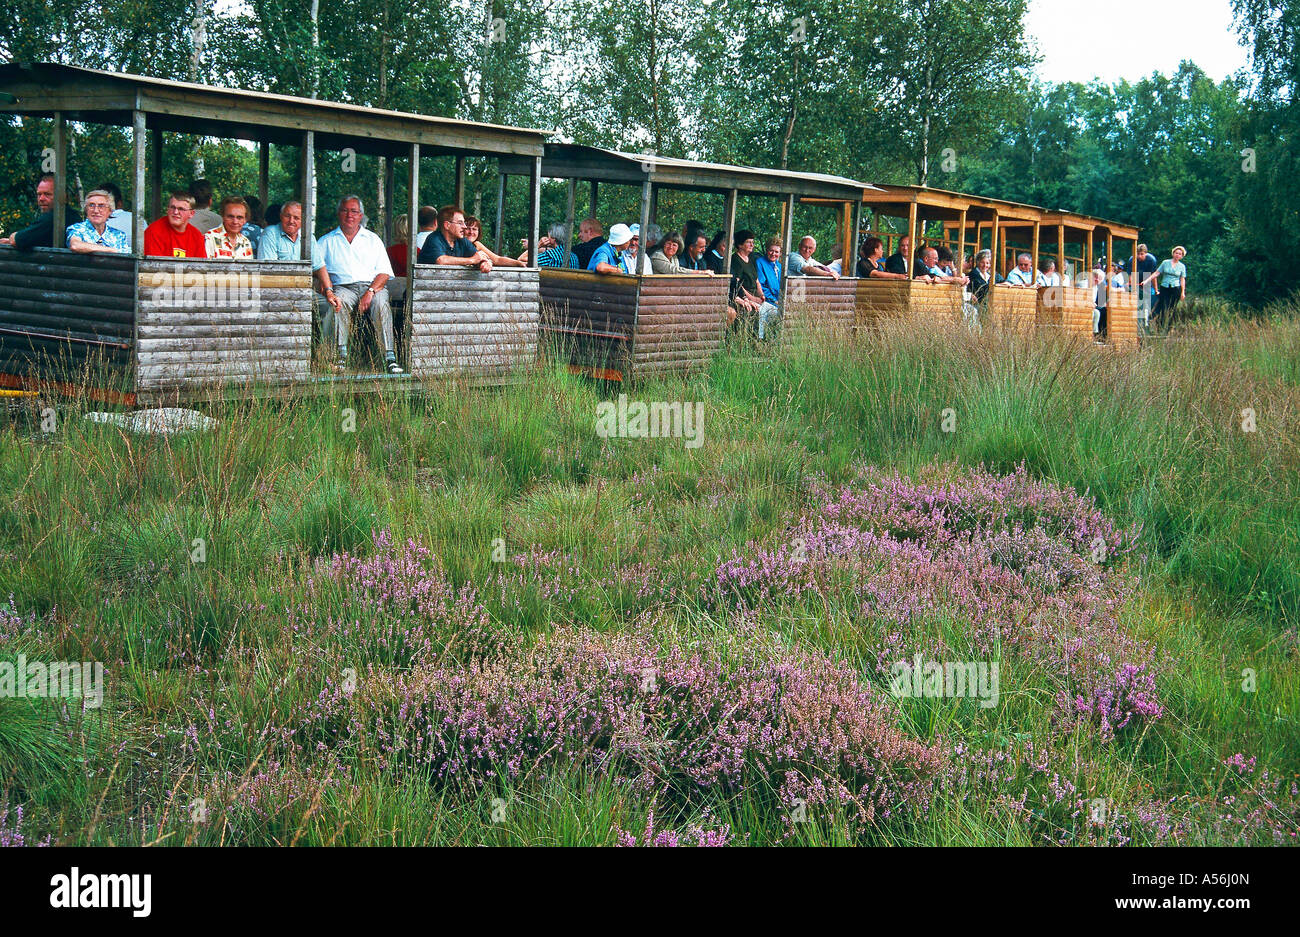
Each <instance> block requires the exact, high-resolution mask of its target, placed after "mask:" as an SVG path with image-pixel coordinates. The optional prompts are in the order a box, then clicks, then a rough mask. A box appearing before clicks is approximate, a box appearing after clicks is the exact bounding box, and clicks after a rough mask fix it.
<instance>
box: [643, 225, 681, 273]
mask: <svg viewBox="0 0 1300 937" xmlns="http://www.w3.org/2000/svg"><path fill="white" fill-rule="evenodd" d="M681 255H682V239H681V236H680V235H677V234H670V235H668V237H666V238H664V241H663V243H662V244H660V245H659V250H657V251H655V252H654V253H653V254H651V255H650V269H652V270H653V271H654V272H655V273H687V272H688V271H686V270H683V269H682V264H681V261H680V260H679V259H678V258H679V257H681Z"/></svg>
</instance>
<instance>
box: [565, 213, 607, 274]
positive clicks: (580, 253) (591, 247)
mask: <svg viewBox="0 0 1300 937" xmlns="http://www.w3.org/2000/svg"><path fill="white" fill-rule="evenodd" d="M605 243H607V242H606V241H605V229H604V228H602V227H601V225H600V222H599V221H597V220H596V219H595V218H584V219H583V220H582V222H581V223H580V224H579V225H578V244H577V245H576V246H575V247H574V248H573V254H574V256H575V257H577V258H578V267H579V269H581V270H590V269H591V255H592V254H594V253H596V251H597V250H598V249H599V248H600V246H601V245H602V244H605Z"/></svg>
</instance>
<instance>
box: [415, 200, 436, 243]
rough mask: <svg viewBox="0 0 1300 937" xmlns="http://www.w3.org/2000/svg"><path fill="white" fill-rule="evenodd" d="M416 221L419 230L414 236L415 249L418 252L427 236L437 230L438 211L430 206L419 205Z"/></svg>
mask: <svg viewBox="0 0 1300 937" xmlns="http://www.w3.org/2000/svg"><path fill="white" fill-rule="evenodd" d="M416 220H417V221H418V222H419V223H420V230H419V231H417V232H416V234H415V249H416V251H419V249H420V248H421V247H423V246H424V242H425V241H427V240H428V239H429V235H430V234H433V232H435V231H437V230H438V209H436V208H434V207H433V206H432V205H421V206H420V214H419V215H418V216H417V218H416Z"/></svg>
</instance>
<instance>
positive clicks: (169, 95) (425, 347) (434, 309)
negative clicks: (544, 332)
mask: <svg viewBox="0 0 1300 937" xmlns="http://www.w3.org/2000/svg"><path fill="white" fill-rule="evenodd" d="M0 101H3V102H5V103H3V104H0V111H3V112H9V113H13V114H19V115H23V116H24V118H25V119H30V118H49V119H50V120H51V124H52V135H51V138H50V143H51V146H50V148H49V149H50V151H51V152H52V160H53V164H54V167H55V169H54V174H55V177H56V183H55V205H54V211H55V216H56V217H58V216H61V215H62V213H63V202H64V200H65V198H66V196H65V193H66V191H67V184H66V180H67V179H68V177H69V172H68V159H67V156H68V149H69V137H68V124H69V123H70V122H73V121H77V122H84V123H97V124H106V125H114V126H123V127H128V128H130V140H131V148H132V157H133V159H132V163H131V165H132V167H133V172H132V173H131V178H130V179H129V180H123V186H122V187H123V188H124V189H128V190H129V192H130V204H129V207H130V209H131V211H132V212H133V214H134V217H133V222H134V231H133V243H134V245H135V246H136V248H137V249H139V247H140V246H141V245H142V243H143V240H144V228H145V225H146V223H147V222H148V220H149V219H150V218H156V217H159V216H160V215H161V209H162V204H163V195H164V191H163V182H162V180H163V177H164V169H165V167H164V165H163V155H164V145H163V144H164V142H165V141H164V137H165V135H166V134H168V133H180V134H189V135H194V134H198V135H203V136H211V135H219V136H225V137H230V138H234V139H241V140H249V141H253V142H254V143H256V144H257V145H258V149H259V153H258V156H259V159H258V164H259V180H258V192H259V194H260V198H261V200H262V202H263V203H266V202H267V201H268V200H269V194H270V193H269V192H268V185H269V182H268V172H269V170H268V166H269V163H270V159H269V155H270V147H271V146H272V145H276V146H284V145H287V146H290V147H294V148H295V149H296V150H297V156H298V165H299V169H298V177H297V180H296V182H295V189H294V190H293V191H291V192H290V193H289V194H290V195H291V196H296V197H298V198H300V199H301V203H302V215H303V225H302V230H303V231H304V232H311V231H313V230H315V226H314V218H315V216H316V205H315V191H316V185H315V175H316V172H315V163H316V158H317V155H318V150H334V151H338V152H340V153H348V155H366V156H382V157H386V158H387V177H386V179H385V189H386V190H387V191H389V192H393V191H395V188H394V168H393V167H394V163H396V162H397V161H398V160H403V161H405V164H406V167H405V168H406V171H407V173H408V174H409V176H408V185H407V196H408V202H407V207H408V211H409V213H410V216H411V217H414V216H415V215H416V214H417V213H418V211H419V207H420V205H421V204H422V203H423V199H421V196H420V185H419V175H420V171H419V170H420V160H421V158H422V156H444V155H452V156H455V158H456V175H455V179H456V190H455V201H457V202H458V203H459V202H461V201H462V200H463V195H464V182H465V174H464V159H465V156H466V155H467V154H468V155H474V156H486V157H490V158H495V159H496V160H497V161H498V162H499V163H501V164H506V163H508V164H509V168H510V170H512V171H514V172H517V173H525V174H527V175H528V176H529V177H530V180H531V187H530V193H529V199H528V206H529V212H528V231H529V234H530V237H529V244H530V245H533V247H531V248H530V254H531V255H532V256H533V259H535V250H536V247H535V245H536V244H537V242H538V237H537V229H538V225H539V217H540V215H539V210H540V191H541V157H542V146H543V142H544V141H545V138H546V136H547V135H548V133H547V131H543V130H527V129H521V128H516V127H504V126H498V125H494V124H480V123H472V122H467V121H458V120H450V119H446V118H439V117H428V116H425V115H421V114H407V113H399V112H396V111H388V110H383V109H380V108H370V107H362V106H358V105H351V104H341V103H337V102H332V101H324V100H316V99H305V98H294V97H288V96H285V95H278V94H265V93H260V92H252V91H243V90H238V89H229V88H215V87H209V86H206V85H196V84H189V83H185V82H176V81H168V80H163V79H158V78H149V77H142V76H138V75H128V74H124V73H117V72H103V71H95V70H92V69H83V68H75V67H72V66H66V65H59V64H53V63H35V64H31V65H27V64H16V63H10V64H5V65H0ZM503 178H504V176H503ZM339 194H342V193H332V194H331V195H332V196H337V195H339ZM146 196H151V197H149V198H147V197H146ZM331 200H332V199H331ZM390 214H391V213H390ZM390 220H391V219H390V218H389V219H380V220H379V223H377V224H376V229H377V230H380V231H382V230H383V228H384V227H385V226H386V224H387V222H388V221H390ZM326 227H333V224H332V223H330V224H328V225H327V226H326ZM318 233H319V232H318ZM51 239H52V241H54V242H56V243H54V244H53V247H54V249H52V250H38V251H36V252H34V253H32V254H29V255H19V254H18V252H15V251H5V252H4V253H3V259H0V266H3V270H0V285H7V284H5V282H4V280H3V277H5V276H10V277H13V278H15V279H14V282H13V284H12V289H5V290H4V292H3V295H0V310H3V312H0V317H3V318H0V381H4V382H7V383H10V384H14V383H19V384H21V383H23V382H24V381H30V380H31V379H32V378H33V376H34V375H35V374H36V373H37V372H43V373H46V374H48V373H50V371H51V368H50V367H49V366H50V364H51V363H52V362H54V361H56V360H57V361H58V362H60V365H61V368H62V370H61V372H60V373H62V374H65V375H67V374H70V373H71V370H72V368H71V365H72V364H74V363H76V362H79V361H85V360H94V361H95V362H96V364H97V372H96V376H95V379H94V380H93V381H90V382H88V380H85V379H83V380H80V381H76V382H74V387H73V389H74V390H75V389H81V388H85V387H87V386H89V388H90V389H91V390H92V391H94V392H96V393H100V392H101V391H102V392H104V393H107V392H108V391H110V390H111V391H112V392H113V393H114V394H117V395H118V396H119V397H120V398H121V399H122V400H123V402H127V403H131V402H134V401H135V400H136V399H137V398H140V399H153V398H166V397H168V396H191V395H193V394H196V393H198V392H200V391H204V390H205V389H207V388H212V387H215V386H228V385H232V384H242V383H245V382H247V381H249V380H256V381H257V382H259V383H268V384H271V385H277V386H279V385H297V384H307V385H309V386H310V388H312V389H320V388H321V387H325V386H328V385H329V384H330V383H332V382H334V381H345V382H348V383H349V384H351V385H353V386H362V387H365V386H375V385H376V384H377V383H378V382H380V381H391V380H397V381H401V380H409V377H406V376H403V375H396V376H390V375H387V374H379V373H348V374H346V375H334V374H333V373H332V372H330V371H317V372H315V373H313V370H312V367H311V359H312V347H311V343H312V296H311V276H310V273H309V271H310V265H309V262H308V261H309V259H310V258H309V255H310V252H311V244H312V239H311V238H308V237H302V238H301V239H300V240H301V242H302V244H301V252H302V254H303V256H302V259H301V260H286V261H278V262H269V263H255V262H239V263H228V262H225V261H221V262H218V261H212V262H203V263H199V262H198V261H188V262H186V261H175V260H171V259H166V260H163V259H153V258H149V259H144V260H141V259H140V258H138V257H116V258H114V257H105V256H104V255H93V256H92V255H78V254H73V253H72V252H70V251H68V250H67V249H66V248H64V247H63V243H62V231H61V230H56V231H53V232H51ZM407 258H408V264H407V267H408V282H407V286H408V294H411V295H412V301H411V302H410V303H408V307H407V309H406V317H405V318H406V326H407V328H408V329H409V330H410V332H411V341H410V342H408V343H406V344H407V348H408V349H409V353H408V354H407V356H406V360H405V361H403V362H402V363H403V364H404V365H406V366H407V368H408V370H411V371H413V372H414V374H415V375H417V376H420V375H434V376H436V375H440V374H446V373H451V372H457V373H477V376H479V377H481V378H482V379H483V380H485V381H488V382H495V381H498V380H500V379H501V377H502V375H503V374H505V373H506V372H507V371H509V370H510V369H512V368H513V367H514V366H516V365H517V364H518V363H519V362H521V361H525V360H529V361H530V360H532V358H533V356H534V355H535V353H536V349H537V322H538V318H539V314H538V301H539V290H538V281H537V271H536V269H535V268H533V269H531V270H529V269H523V270H521V269H518V268H515V269H512V270H508V271H501V270H498V271H497V272H496V273H495V274H494V275H493V276H494V279H492V280H491V281H490V282H491V284H492V286H490V287H488V288H487V290H486V292H487V294H488V298H484V296H482V295H480V294H482V293H484V288H483V287H482V285H481V281H480V280H479V279H477V275H476V274H468V273H464V272H461V271H452V270H437V271H431V270H426V269H424V268H419V269H417V265H416V263H415V260H416V251H415V247H414V244H408V249H407ZM417 276H418V277H419V278H420V283H419V285H418V286H417V285H416V283H415V280H416V277H417ZM91 286H94V287H95V288H94V289H90V288H89V287H91ZM498 290H499V291H500V296H499V297H498V296H497V295H496V292H494V291H498ZM498 300H499V301H498ZM359 318H360V317H359ZM355 325H356V326H357V327H358V331H359V332H360V331H364V327H363V326H362V324H361V322H360V321H358V322H356V323H355ZM357 344H358V343H357V342H353V347H352V349H350V350H351V351H352V352H353V363H354V364H355V363H358V359H357V355H356V353H357V352H358V351H360V350H361V349H359V348H357V347H356V346H357ZM366 344H367V345H369V344H371V343H370V342H367V343H366ZM366 350H367V351H369V350H370V348H369V347H367V349H366ZM396 350H399V351H400V350H401V349H400V348H399V349H396ZM83 370H84V369H83ZM5 375H7V378H6V377H4V376H5Z"/></svg>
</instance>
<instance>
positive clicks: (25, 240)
mask: <svg viewBox="0 0 1300 937" xmlns="http://www.w3.org/2000/svg"><path fill="white" fill-rule="evenodd" d="M36 207H37V208H38V209H40V212H41V215H40V217H39V218H37V219H36V222H35V223H34V224H31V225H28V226H27V227H26V228H23V229H22V230H21V231H15V232H14V233H13V234H12V235H10V236H9V237H7V238H0V244H10V245H12V246H14V247H16V248H18V249H19V250H23V251H29V250H31V249H32V248H33V247H53V246H54V173H52V172H47V173H45V175H43V176H41V178H40V180H39V181H38V182H37V183H36ZM63 211H64V222H63V224H62V225H60V226H59V245H60V246H62V245H63V243H64V238H63V232H64V231H65V230H67V228H68V226H69V225H74V224H77V223H78V222H80V221H81V215H80V213H78V212H77V211H76V210H75V209H74V208H72V206H70V205H68V206H65V207H64V209H63Z"/></svg>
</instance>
